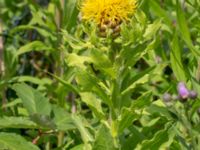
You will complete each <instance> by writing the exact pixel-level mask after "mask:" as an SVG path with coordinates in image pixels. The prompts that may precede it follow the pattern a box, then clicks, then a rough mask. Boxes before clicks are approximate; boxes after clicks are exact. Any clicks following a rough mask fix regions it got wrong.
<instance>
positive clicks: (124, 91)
mask: <svg viewBox="0 0 200 150" xmlns="http://www.w3.org/2000/svg"><path fill="white" fill-rule="evenodd" d="M148 81H149V74H145V75H144V76H142V77H141V78H140V79H138V80H136V81H134V82H133V83H132V84H130V85H129V86H128V87H127V88H126V89H125V90H123V91H122V96H123V95H126V94H128V93H130V92H131V91H132V90H133V89H134V88H135V87H136V86H137V85H138V84H144V83H146V82H148Z"/></svg>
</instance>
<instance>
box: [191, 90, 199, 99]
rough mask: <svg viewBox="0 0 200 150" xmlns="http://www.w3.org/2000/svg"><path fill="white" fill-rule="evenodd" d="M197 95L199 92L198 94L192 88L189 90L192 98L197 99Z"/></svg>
mask: <svg viewBox="0 0 200 150" xmlns="http://www.w3.org/2000/svg"><path fill="white" fill-rule="evenodd" d="M197 96H198V94H197V92H196V91H194V90H192V91H190V92H189V97H190V98H191V99H196V98H197Z"/></svg>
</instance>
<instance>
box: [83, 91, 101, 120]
mask: <svg viewBox="0 0 200 150" xmlns="http://www.w3.org/2000/svg"><path fill="white" fill-rule="evenodd" d="M80 96H81V99H82V101H83V102H85V103H86V104H87V105H88V106H89V107H90V109H91V110H92V111H93V112H94V114H95V115H96V116H97V117H98V118H99V119H102V118H104V117H105V115H104V113H103V110H102V107H101V101H100V100H99V99H98V97H96V95H95V94H92V93H91V92H83V93H80Z"/></svg>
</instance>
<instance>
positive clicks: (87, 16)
mask: <svg viewBox="0 0 200 150" xmlns="http://www.w3.org/2000/svg"><path fill="white" fill-rule="evenodd" d="M136 6H137V1H136V0H83V3H82V5H81V14H82V19H83V20H87V21H94V22H95V23H96V24H98V25H102V24H106V23H108V22H121V21H124V20H128V18H129V17H130V16H131V15H132V14H133V13H134V11H135V9H136Z"/></svg>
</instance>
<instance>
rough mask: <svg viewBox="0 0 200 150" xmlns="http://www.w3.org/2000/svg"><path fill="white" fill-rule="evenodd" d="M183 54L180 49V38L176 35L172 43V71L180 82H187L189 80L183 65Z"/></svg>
mask: <svg viewBox="0 0 200 150" xmlns="http://www.w3.org/2000/svg"><path fill="white" fill-rule="evenodd" d="M181 54H182V53H181V49H180V47H179V42H178V38H177V35H176V34H175V35H174V39H173V41H172V49H171V52H170V61H171V65H172V70H173V72H174V74H175V76H176V78H177V79H178V81H186V79H187V78H186V75H185V71H184V67H183V64H182V59H181Z"/></svg>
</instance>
